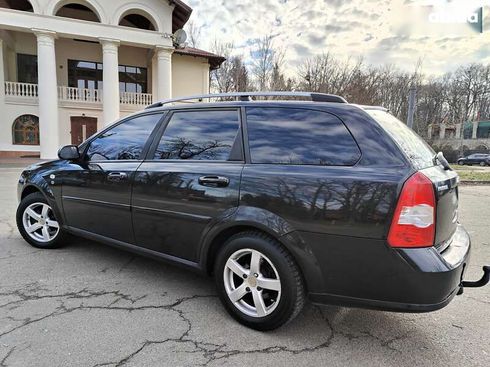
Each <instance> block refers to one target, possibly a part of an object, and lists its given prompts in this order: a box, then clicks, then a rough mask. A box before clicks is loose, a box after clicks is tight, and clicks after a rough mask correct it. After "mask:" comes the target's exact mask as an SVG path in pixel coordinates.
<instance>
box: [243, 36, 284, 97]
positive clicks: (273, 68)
mask: <svg viewBox="0 0 490 367" xmlns="http://www.w3.org/2000/svg"><path fill="white" fill-rule="evenodd" d="M255 46H256V47H255V48H254V50H253V51H252V55H251V56H252V62H251V64H252V74H253V76H254V78H255V83H256V86H257V89H259V90H271V89H272V88H274V87H278V86H279V85H277V84H285V83H284V81H282V83H281V78H284V76H283V75H282V73H281V66H282V65H283V62H284V51H283V50H282V49H280V48H278V47H275V45H274V36H273V35H271V34H269V35H266V36H264V37H262V38H260V39H258V40H257V41H256V45H255Z"/></svg>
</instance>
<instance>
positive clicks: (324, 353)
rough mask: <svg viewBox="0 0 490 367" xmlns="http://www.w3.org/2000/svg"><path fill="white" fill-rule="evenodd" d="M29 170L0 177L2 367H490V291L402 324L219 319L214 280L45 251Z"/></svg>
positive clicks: (326, 318) (341, 314)
mask: <svg viewBox="0 0 490 367" xmlns="http://www.w3.org/2000/svg"><path fill="white" fill-rule="evenodd" d="M19 173H20V169H19V168H16V167H15V165H3V166H0V207H1V208H2V209H3V210H1V212H0V366H2V367H3V366H120V365H127V366H155V365H161V366H166V365H170V366H191V365H206V366H227V365H233V366H250V365H252V364H253V365H282V366H286V365H287V366H290V365H291V366H299V365H301V366H319V365H327V364H328V365H329V366H337V365H351V366H394V365H396V366H398V367H400V366H410V367H412V366H462V365H464V366H490V344H489V342H488V341H489V340H490V317H489V314H490V313H489V311H490V308H489V307H490V286H487V287H486V288H480V289H467V290H466V291H465V293H464V294H463V295H462V296H459V297H456V298H455V299H454V301H453V302H452V303H451V304H450V305H449V306H447V307H446V308H444V309H442V310H440V311H437V312H433V313H428V314H401V313H389V312H377V311H369V310H360V309H349V308H342V307H333V306H327V307H316V306H312V305H309V304H308V305H307V306H306V307H305V309H304V311H303V312H302V314H301V315H300V316H299V317H298V318H297V319H296V320H295V321H294V322H292V323H291V324H289V325H287V326H285V327H283V328H281V329H279V330H277V331H274V332H268V333H261V332H257V331H253V330H249V329H247V328H245V327H242V326H241V325H239V324H237V323H236V322H235V321H233V320H232V319H231V318H230V317H229V316H228V315H227V314H226V313H225V311H224V309H223V308H222V307H221V305H220V302H219V300H218V299H217V297H216V292H215V288H214V285H213V282H212V281H211V279H208V278H205V277H200V276H198V275H195V274H193V273H191V272H188V271H185V270H181V269H179V268H177V267H174V266H170V265H167V264H162V263H158V262H155V261H152V260H148V259H145V258H142V257H135V256H133V255H131V254H128V253H126V252H123V251H119V250H117V249H113V248H110V247H106V246H103V245H100V244H97V243H94V242H91V241H87V240H83V239H75V240H74V241H72V242H71V243H70V244H69V245H68V246H66V247H64V248H62V249H59V250H37V249H35V248H32V247H30V246H29V245H28V244H27V243H26V242H24V241H23V240H22V239H21V237H20V235H19V234H18V232H17V229H16V228H15V220H14V212H15V208H16V206H17V199H16V195H15V186H16V180H17V178H18V175H19ZM460 214H461V215H460V216H461V221H462V222H463V224H464V225H465V226H466V228H467V229H468V231H469V232H470V234H471V236H472V240H473V254H472V259H471V265H470V267H469V269H468V273H467V276H468V278H472V279H474V278H477V277H479V276H480V272H481V271H480V269H481V266H482V265H484V264H490V238H489V237H490V226H489V223H490V221H489V218H490V186H465V187H461V190H460Z"/></svg>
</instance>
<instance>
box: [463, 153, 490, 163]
mask: <svg viewBox="0 0 490 367" xmlns="http://www.w3.org/2000/svg"><path fill="white" fill-rule="evenodd" d="M458 164H459V165H460V166H464V165H467V166H472V165H474V164H478V165H480V166H490V154H482V153H475V154H470V155H469V156H467V157H462V158H459V159H458Z"/></svg>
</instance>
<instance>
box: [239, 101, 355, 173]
mask: <svg viewBox="0 0 490 367" xmlns="http://www.w3.org/2000/svg"><path fill="white" fill-rule="evenodd" d="M247 130H248V140H249V146H250V156H251V159H252V163H276V164H299V165H330V166H348V165H353V164H355V163H356V162H357V161H358V160H359V157H360V151H359V148H358V146H357V144H356V142H355V141H354V139H353V137H352V136H351V134H350V133H349V131H348V130H347V128H346V127H345V126H344V124H343V123H342V121H340V120H339V119H338V118H337V117H335V116H333V115H331V114H329V113H326V112H322V111H315V110H307V109H300V108H269V107H251V108H247Z"/></svg>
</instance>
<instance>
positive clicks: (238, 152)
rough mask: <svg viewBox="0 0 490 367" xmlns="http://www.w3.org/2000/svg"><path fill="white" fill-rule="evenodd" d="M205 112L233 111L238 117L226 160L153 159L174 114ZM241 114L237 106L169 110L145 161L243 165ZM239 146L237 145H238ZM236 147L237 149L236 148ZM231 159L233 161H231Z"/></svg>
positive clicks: (243, 149) (243, 148) (243, 147)
mask: <svg viewBox="0 0 490 367" xmlns="http://www.w3.org/2000/svg"><path fill="white" fill-rule="evenodd" d="M205 111H212V112H214V111H235V112H236V113H237V116H238V133H237V134H236V136H235V140H234V141H233V144H232V146H231V150H230V156H229V158H228V159H227V160H213V159H155V152H156V150H157V148H158V145H159V144H160V140H161V139H162V137H163V134H165V130H166V129H167V126H168V124H169V122H170V120H171V119H172V116H173V115H174V114H175V113H179V112H205ZM243 125H244V124H243V113H242V111H241V108H240V107H238V106H228V107H204V108H177V109H173V110H169V111H168V112H167V115H166V116H165V117H164V119H163V121H162V122H161V126H160V128H159V129H158V132H157V133H156V134H155V136H154V137H153V142H152V144H151V146H150V147H149V149H148V151H147V156H146V159H145V161H151V162H152V163H153V162H162V163H178V162H180V163H186V162H192V163H238V164H244V163H245V156H244V153H245V145H244V136H245V135H244V131H243ZM238 144H239V145H238ZM237 146H238V149H237V148H236V147H237ZM231 158H233V159H231Z"/></svg>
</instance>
